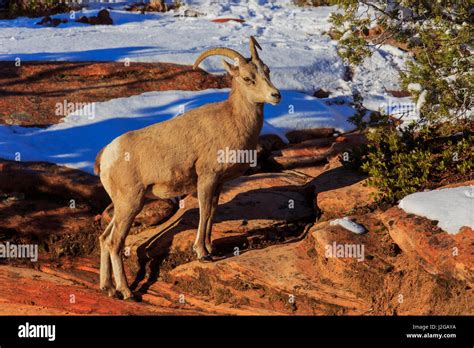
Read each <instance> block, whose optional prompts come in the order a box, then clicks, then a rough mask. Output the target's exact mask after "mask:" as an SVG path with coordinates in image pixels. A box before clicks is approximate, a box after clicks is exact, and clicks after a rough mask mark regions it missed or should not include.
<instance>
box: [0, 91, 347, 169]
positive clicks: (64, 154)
mask: <svg viewBox="0 0 474 348" xmlns="http://www.w3.org/2000/svg"><path fill="white" fill-rule="evenodd" d="M227 96H228V90H205V91H201V92H188V91H167V92H149V93H144V94H141V95H138V96H133V97H129V98H119V99H114V100H110V101H107V102H103V103H96V104H95V113H94V114H92V113H81V111H80V110H79V112H76V113H75V114H70V115H68V116H67V117H66V118H65V120H64V122H63V123H60V124H57V125H54V126H51V127H49V128H46V129H38V128H24V127H18V126H0V157H1V158H6V159H17V160H18V159H19V160H21V161H47V162H52V163H57V164H61V165H65V166H68V167H72V168H77V169H82V170H84V171H87V172H90V173H92V167H93V163H94V159H95V156H96V155H97V153H98V152H99V150H100V149H101V148H102V147H103V146H105V145H107V144H108V143H109V142H110V141H112V140H113V139H114V138H116V137H117V136H119V135H121V134H123V133H125V132H127V131H130V130H134V129H139V128H142V127H146V126H149V125H151V124H153V123H157V122H162V121H165V120H168V119H170V118H173V117H179V116H177V115H179V114H180V113H182V112H184V111H187V110H190V109H193V108H196V107H198V106H200V105H203V104H206V103H209V102H217V101H222V100H225V99H226V98H227ZM282 96H283V99H282V102H281V103H280V104H279V105H277V106H271V105H266V106H265V124H264V127H263V131H262V133H272V134H277V135H280V136H281V137H283V138H284V137H285V136H284V134H285V132H287V131H289V130H294V129H305V128H320V127H334V128H335V129H336V130H338V131H340V132H344V131H348V130H350V129H352V128H353V127H354V126H353V125H351V124H350V123H349V122H347V118H348V116H351V115H352V114H353V109H352V108H350V107H349V106H347V105H331V106H328V105H326V104H325V103H324V102H322V101H321V100H320V99H317V98H314V97H310V96H308V95H306V94H302V93H298V92H289V91H283V92H282ZM291 108H293V109H294V110H293V111H292V112H291V111H290V112H289V110H290V109H291ZM284 139H285V138H284ZM18 155H19V156H20V158H18Z"/></svg>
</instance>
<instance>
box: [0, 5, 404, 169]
mask: <svg viewBox="0 0 474 348" xmlns="http://www.w3.org/2000/svg"><path fill="white" fill-rule="evenodd" d="M185 3H186V5H185V6H184V7H183V8H181V9H180V10H179V11H178V12H173V11H170V12H167V13H147V14H140V13H130V12H127V11H125V10H124V9H123V4H118V5H115V4H107V6H112V7H113V9H112V10H110V12H111V16H112V18H113V20H114V25H111V26H90V25H87V24H81V23H76V22H74V20H71V19H70V18H69V16H70V14H60V15H56V16H53V17H56V18H69V22H68V23H66V24H61V25H59V26H58V27H55V28H49V27H43V26H39V25H36V23H37V22H38V21H39V20H40V19H30V18H24V17H23V18H18V19H16V20H0V60H4V61H13V60H15V59H17V58H20V59H21V61H33V60H35V61H46V60H47V61H125V60H129V61H130V62H173V63H178V64H187V65H190V64H192V63H193V62H194V61H195V59H196V58H197V56H198V55H199V54H200V53H201V52H202V51H203V50H205V49H208V48H210V47H214V46H225V47H229V48H233V49H236V50H238V51H240V52H242V53H243V54H244V55H246V56H248V55H249V52H248V39H249V36H250V35H254V36H255V37H256V38H257V40H258V41H259V43H260V45H261V46H262V48H263V50H262V51H261V52H260V56H261V57H262V59H263V60H264V61H265V63H266V64H267V65H268V66H269V67H270V69H271V79H272V82H273V83H274V84H275V86H276V87H277V88H279V89H280V90H281V91H282V94H283V98H284V99H283V102H282V103H281V104H280V105H278V106H276V107H272V106H266V113H265V125H264V129H263V133H274V134H277V135H279V136H280V137H282V138H283V139H285V137H284V134H285V132H287V131H288V130H293V129H305V128H316V127H334V128H336V129H337V130H338V131H340V132H344V131H349V130H352V129H353V128H354V127H353V125H351V124H350V123H349V122H348V121H347V118H348V117H349V116H351V115H353V110H352V109H351V108H350V107H349V106H348V105H347V102H348V101H349V100H350V96H351V94H352V89H353V87H355V88H357V89H358V90H360V91H361V94H362V96H363V97H364V99H365V102H364V103H365V106H366V107H368V108H370V109H373V110H379V109H380V107H381V106H384V105H386V104H388V103H390V102H391V101H392V99H393V98H390V97H388V95H387V90H390V89H394V90H396V89H399V83H398V70H399V69H400V68H401V67H403V62H404V60H405V59H406V58H407V55H406V54H405V53H403V52H402V51H400V50H398V49H396V48H393V47H390V46H382V47H380V48H374V50H375V52H374V55H373V56H372V57H371V58H368V59H367V60H366V61H365V62H364V64H362V66H360V67H358V68H357V69H356V71H355V75H354V79H353V81H344V79H343V77H344V72H345V67H344V64H343V62H342V60H341V59H340V58H339V56H338V55H337V43H336V42H335V41H333V40H331V39H330V37H329V36H328V35H327V34H326V33H327V32H328V31H329V29H330V23H329V22H328V18H329V16H330V14H331V13H332V12H334V11H335V10H336V7H334V6H333V7H324V6H322V7H297V6H295V5H293V3H292V0H278V1H277V0H242V1H239V2H230V1H215V0H187V1H185ZM99 8H100V5H97V4H96V5H94V6H92V8H91V9H85V10H83V11H82V12H78V13H76V14H75V18H76V19H77V18H79V17H80V16H82V15H87V16H91V15H96V14H97V12H98V10H99ZM186 9H192V10H195V11H197V12H199V13H204V14H205V15H204V16H201V17H192V18H188V17H183V16H179V13H180V12H181V11H185V10H186ZM216 18H242V19H244V20H245V22H244V23H238V22H235V21H230V22H226V23H214V22H211V20H212V19H216ZM201 67H202V68H203V69H205V70H207V71H209V72H211V73H223V72H224V70H223V68H222V65H221V62H220V57H211V58H209V59H206V60H205V61H204V62H203V63H202V64H201ZM319 88H323V89H325V90H327V91H330V92H331V97H332V98H327V99H319V100H318V99H315V98H312V97H310V96H309V95H311V94H313V93H314V91H315V90H317V89H319ZM296 91H300V92H305V93H307V94H303V93H298V92H296ZM227 93H228V91H226V90H219V91H217V90H208V91H203V92H178V91H169V92H155V93H145V94H142V95H139V96H133V97H130V98H120V99H116V100H111V101H108V102H104V103H97V104H96V115H95V116H96V117H95V118H94V119H92V120H91V119H89V118H87V117H82V118H81V117H79V116H78V115H69V116H68V117H66V119H65V122H64V124H58V125H54V126H52V127H49V128H47V129H32V128H23V127H18V126H2V127H0V157H3V158H7V159H14V158H15V154H16V153H18V154H20V155H21V160H22V161H33V160H44V161H49V162H53V163H57V164H61V165H66V166H70V167H74V168H79V169H82V170H86V171H89V172H91V168H92V163H93V160H94V156H95V154H96V153H97V151H98V150H99V149H100V148H101V147H102V146H104V145H106V144H107V143H108V142H110V141H111V140H112V139H113V138H115V137H116V136H118V135H120V134H122V133H124V132H126V131H129V130H132V129H137V128H141V127H144V126H147V125H150V124H152V123H156V122H160V121H163V120H166V119H169V118H171V117H173V116H175V115H176V114H177V113H178V112H179V110H178V108H179V107H180V106H182V105H185V106H186V109H190V108H193V107H197V106H199V105H202V104H204V103H207V102H212V101H220V100H223V99H225V98H226V97H227ZM395 99H397V98H395ZM397 100H398V101H399V100H400V99H397ZM334 101H342V102H343V105H337V103H334ZM326 102H328V103H326ZM331 102H333V103H331Z"/></svg>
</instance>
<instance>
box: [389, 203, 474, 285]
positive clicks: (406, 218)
mask: <svg viewBox="0 0 474 348" xmlns="http://www.w3.org/2000/svg"><path fill="white" fill-rule="evenodd" d="M383 222H384V225H385V226H386V227H387V229H388V230H389V232H390V236H391V237H392V238H393V240H394V241H395V242H396V243H397V244H398V245H399V246H400V248H401V249H402V250H403V251H404V252H406V253H407V254H408V255H409V256H410V257H411V258H412V259H413V260H416V262H418V263H420V265H421V266H422V267H423V268H424V269H425V270H426V271H427V272H429V273H431V274H436V275H440V276H442V277H444V278H446V279H452V278H455V279H459V280H462V281H466V282H467V284H469V286H470V287H472V286H473V285H474V249H473V245H474V231H473V230H472V229H470V228H468V227H464V228H462V229H461V230H460V231H459V233H457V234H448V233H447V232H444V231H442V230H441V229H439V228H438V227H437V226H436V225H437V221H431V220H428V219H426V218H424V217H420V216H416V215H413V214H407V213H405V212H404V211H403V210H402V209H400V208H398V207H393V208H391V209H389V210H388V211H387V212H385V213H384V215H383Z"/></svg>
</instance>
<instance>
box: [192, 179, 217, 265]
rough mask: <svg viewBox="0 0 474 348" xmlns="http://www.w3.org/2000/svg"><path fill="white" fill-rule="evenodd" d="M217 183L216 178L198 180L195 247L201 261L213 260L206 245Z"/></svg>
mask: <svg viewBox="0 0 474 348" xmlns="http://www.w3.org/2000/svg"><path fill="white" fill-rule="evenodd" d="M216 185H217V183H216V180H215V179H214V178H199V180H198V200H199V227H198V231H197V235H196V241H195V242H194V245H193V249H194V251H195V252H196V254H197V257H198V260H200V261H211V260H212V258H211V256H210V254H209V252H208V251H207V249H206V247H205V238H206V228H207V224H208V223H210V222H209V221H210V217H211V210H212V200H213V196H214V192H215V190H216Z"/></svg>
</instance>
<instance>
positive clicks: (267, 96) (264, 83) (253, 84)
mask: <svg viewBox="0 0 474 348" xmlns="http://www.w3.org/2000/svg"><path fill="white" fill-rule="evenodd" d="M257 48H258V49H262V48H261V47H260V45H259V44H258V42H257V40H255V38H254V37H253V36H251V37H250V53H251V58H248V59H247V58H245V57H243V56H242V55H241V54H240V53H239V52H237V51H234V50H233V49H230V48H223V47H218V48H211V49H210V50H207V51H205V52H203V53H202V54H201V55H200V56H199V57H198V59H197V60H196V62H195V63H194V69H196V68H197V67H198V66H199V64H200V63H201V62H202V61H203V60H204V59H206V58H207V57H209V56H215V55H220V56H224V57H227V58H230V59H232V60H233V61H234V64H230V63H228V62H227V61H225V60H222V63H223V64H224V68H225V69H226V70H227V72H228V73H229V74H230V75H231V76H232V78H233V79H234V82H235V83H236V84H237V85H238V87H240V90H241V91H243V93H244V95H245V96H246V97H247V98H248V99H249V100H250V101H251V102H253V103H270V104H273V105H276V104H278V103H279V102H280V100H281V95H280V91H279V90H278V89H276V88H275V86H274V85H273V83H272V82H271V81H270V69H269V68H268V66H267V65H266V64H265V63H264V62H263V61H262V60H261V59H260V57H259V56H258V52H257Z"/></svg>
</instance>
